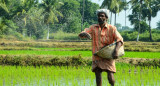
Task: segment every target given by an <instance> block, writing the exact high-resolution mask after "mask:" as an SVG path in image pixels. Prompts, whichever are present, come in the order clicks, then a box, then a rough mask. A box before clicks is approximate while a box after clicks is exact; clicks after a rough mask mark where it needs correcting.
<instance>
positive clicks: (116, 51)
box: [112, 41, 122, 59]
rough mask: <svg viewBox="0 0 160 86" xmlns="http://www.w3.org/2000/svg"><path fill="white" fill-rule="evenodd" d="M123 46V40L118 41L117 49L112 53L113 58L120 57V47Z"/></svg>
mask: <svg viewBox="0 0 160 86" xmlns="http://www.w3.org/2000/svg"><path fill="white" fill-rule="evenodd" d="M121 46H122V42H121V41H120V42H117V43H116V47H115V50H114V52H113V54H112V56H113V59H118V50H119V48H120V47H121Z"/></svg>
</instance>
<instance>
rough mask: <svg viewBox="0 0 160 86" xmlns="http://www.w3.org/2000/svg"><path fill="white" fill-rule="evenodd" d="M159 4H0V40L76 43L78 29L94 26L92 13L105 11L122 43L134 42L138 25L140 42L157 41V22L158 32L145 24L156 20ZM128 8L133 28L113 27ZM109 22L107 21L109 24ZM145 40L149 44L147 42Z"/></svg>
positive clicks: (58, 0)
mask: <svg viewBox="0 0 160 86" xmlns="http://www.w3.org/2000/svg"><path fill="white" fill-rule="evenodd" d="M137 3H138V4H137ZM159 4H160V2H159V1H157V0H149V1H143V0H142V3H141V2H140V1H139V0H138V2H137V1H136V0H130V1H129V2H124V1H123V0H103V3H102V6H99V5H98V4H96V3H92V2H91V1H90V0H85V2H84V5H83V0H0V12H1V14H0V38H3V39H8V40H11V39H13V40H32V39H33V40H40V39H43V40H44V39H52V40H53V39H54V40H79V38H78V37H77V35H78V33H80V32H81V28H82V29H84V28H87V27H89V26H90V25H92V24H95V23H97V16H96V14H95V11H96V10H97V9H99V8H107V9H109V10H110V11H111V14H112V13H113V14H115V21H114V22H115V26H117V29H118V30H119V31H120V32H121V34H122V36H123V37H124V40H127V41H134V40H136V35H137V34H138V30H139V24H140V41H160V38H159V36H158V35H159V30H160V23H159V22H160V21H157V28H150V24H148V23H147V22H148V21H149V22H150V21H151V18H153V17H155V16H157V12H158V11H159V10H160V5H159ZM128 5H131V8H130V9H132V14H131V15H129V16H128V17H129V20H130V22H131V23H132V25H134V28H130V27H128V26H121V24H118V23H116V14H117V13H119V12H120V11H122V10H126V9H128V7H127V6H128ZM83 7H84V18H83V19H84V20H83V22H82V16H83ZM140 8H141V9H140ZM140 14H141V17H140V18H139V15H140ZM111 17H112V16H111ZM125 17H127V16H125ZM111 22H112V21H111V20H109V23H111ZM82 24H83V27H82ZM151 30H152V31H151ZM62 35H63V36H62ZM148 38H150V40H147V39H148ZM151 38H152V39H153V40H151Z"/></svg>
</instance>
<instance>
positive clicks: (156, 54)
mask: <svg viewBox="0 0 160 86" xmlns="http://www.w3.org/2000/svg"><path fill="white" fill-rule="evenodd" d="M0 54H1V55H54V56H74V55H82V57H92V51H65V50H64V51H55V50H54V51H48V50H42V51H35V50H0ZM123 57H130V58H160V52H128V51H125V55H124V56H123Z"/></svg>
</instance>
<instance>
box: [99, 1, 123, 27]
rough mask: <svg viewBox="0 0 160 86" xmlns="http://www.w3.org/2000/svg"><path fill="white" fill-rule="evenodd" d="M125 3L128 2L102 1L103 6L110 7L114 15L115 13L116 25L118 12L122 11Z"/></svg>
mask: <svg viewBox="0 0 160 86" xmlns="http://www.w3.org/2000/svg"><path fill="white" fill-rule="evenodd" d="M125 5H126V2H124V1H122V0H104V1H103V2H102V5H101V7H103V8H107V9H109V10H110V12H111V15H112V13H114V14H115V24H114V25H116V14H117V13H119V12H120V11H122V10H123V9H124V7H125ZM111 19H112V18H111ZM110 22H111V20H110Z"/></svg>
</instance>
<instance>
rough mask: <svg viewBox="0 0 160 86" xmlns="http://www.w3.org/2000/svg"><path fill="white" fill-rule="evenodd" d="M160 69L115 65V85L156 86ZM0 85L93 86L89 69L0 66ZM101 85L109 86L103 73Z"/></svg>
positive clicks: (92, 75) (87, 67) (92, 77)
mask: <svg viewBox="0 0 160 86" xmlns="http://www.w3.org/2000/svg"><path fill="white" fill-rule="evenodd" d="M159 75H160V68H153V67H139V66H137V67H134V66H130V65H126V64H119V63H118V64H117V73H115V79H116V86H159V85H160V83H159V81H160V78H159V77H158V76H159ZM0 76H1V77H0V86H96V81H95V75H94V73H93V72H91V68H90V67H89V66H86V67H82V66H81V67H71V66H70V67H67V66H63V67H58V66H46V67H45V66H40V67H33V66H0ZM102 76H103V79H102V80H103V82H102V83H103V86H110V85H109V84H108V80H107V74H106V73H105V72H103V73H102Z"/></svg>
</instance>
